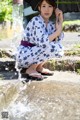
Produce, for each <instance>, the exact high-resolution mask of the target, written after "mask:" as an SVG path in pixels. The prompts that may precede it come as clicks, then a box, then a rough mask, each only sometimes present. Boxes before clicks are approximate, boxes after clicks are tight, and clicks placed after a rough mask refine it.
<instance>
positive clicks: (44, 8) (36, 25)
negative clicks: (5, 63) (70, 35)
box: [16, 0, 63, 79]
mask: <svg viewBox="0 0 80 120" xmlns="http://www.w3.org/2000/svg"><path fill="white" fill-rule="evenodd" d="M38 10H39V12H40V14H39V15H38V16H35V17H33V18H32V19H31V20H30V21H29V23H28V24H27V26H26V28H25V30H24V34H23V40H22V41H21V45H20V46H19V48H18V52H17V58H16V60H17V62H18V66H19V67H21V68H26V74H27V75H28V76H29V77H31V78H33V79H35V78H37V79H43V76H42V75H52V74H53V72H52V71H50V70H49V69H46V68H44V67H43V65H44V63H45V62H46V61H47V60H49V59H51V58H53V57H59V56H62V53H63V49H62V45H61V43H60V41H61V40H62V22H63V13H62V11H61V10H59V9H58V8H55V2H54V1H53V0H40V2H39V4H38ZM53 13H55V16H56V24H54V23H53V22H52V21H50V17H51V16H52V14H53Z"/></svg>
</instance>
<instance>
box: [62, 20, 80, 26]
mask: <svg viewBox="0 0 80 120" xmlns="http://www.w3.org/2000/svg"><path fill="white" fill-rule="evenodd" d="M74 24H77V25H80V20H73V21H64V22H63V26H65V25H74Z"/></svg>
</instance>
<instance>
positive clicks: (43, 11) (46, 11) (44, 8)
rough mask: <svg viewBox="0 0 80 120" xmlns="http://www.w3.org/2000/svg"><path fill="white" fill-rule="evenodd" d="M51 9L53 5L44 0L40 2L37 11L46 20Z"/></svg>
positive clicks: (51, 11) (50, 13)
mask: <svg viewBox="0 0 80 120" xmlns="http://www.w3.org/2000/svg"><path fill="white" fill-rule="evenodd" d="M53 9H54V8H53V6H52V5H50V4H48V3H47V2H46V1H45V0H44V1H43V2H42V4H41V6H39V11H40V12H41V16H42V17H43V18H44V20H48V19H49V18H50V17H51V15H52V13H53Z"/></svg>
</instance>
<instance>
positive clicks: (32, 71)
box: [26, 64, 42, 78]
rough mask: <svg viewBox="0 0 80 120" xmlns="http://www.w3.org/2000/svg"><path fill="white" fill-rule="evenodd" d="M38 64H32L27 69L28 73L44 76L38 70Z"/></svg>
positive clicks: (39, 76)
mask: <svg viewBox="0 0 80 120" xmlns="http://www.w3.org/2000/svg"><path fill="white" fill-rule="evenodd" d="M37 66H38V65H37V64H33V65H31V66H30V67H29V68H28V69H27V70H26V74H28V75H29V76H32V77H37V78H42V75H41V74H40V73H38V72H37V71H36V67H37Z"/></svg>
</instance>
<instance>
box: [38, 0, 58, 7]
mask: <svg viewBox="0 0 80 120" xmlns="http://www.w3.org/2000/svg"><path fill="white" fill-rule="evenodd" d="M43 1H46V2H47V3H48V4H50V5H52V6H53V7H54V8H56V2H55V0H41V1H40V2H39V3H38V6H41V4H42V2H43Z"/></svg>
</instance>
